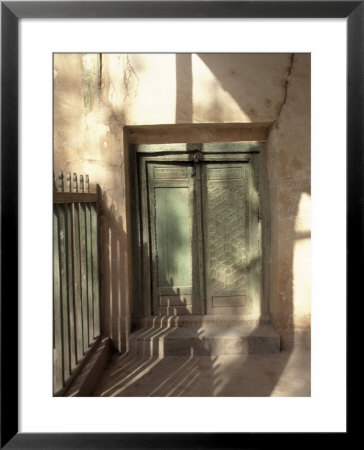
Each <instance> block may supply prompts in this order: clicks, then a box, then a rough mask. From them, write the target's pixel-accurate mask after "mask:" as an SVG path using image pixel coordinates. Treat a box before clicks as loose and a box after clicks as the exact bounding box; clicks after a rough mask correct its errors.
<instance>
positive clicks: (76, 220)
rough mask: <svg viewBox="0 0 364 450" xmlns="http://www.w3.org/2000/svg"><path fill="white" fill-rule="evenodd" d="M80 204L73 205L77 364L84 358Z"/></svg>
mask: <svg viewBox="0 0 364 450" xmlns="http://www.w3.org/2000/svg"><path fill="white" fill-rule="evenodd" d="M79 211H80V209H79V204H78V203H75V204H74V205H73V221H72V223H73V261H74V265H73V268H74V278H73V279H74V293H75V312H76V340H77V362H79V361H80V360H81V358H82V356H83V328H82V291H81V254H80V215H79V214H80V213H79Z"/></svg>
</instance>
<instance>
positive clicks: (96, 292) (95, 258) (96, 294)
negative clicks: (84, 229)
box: [91, 203, 100, 337]
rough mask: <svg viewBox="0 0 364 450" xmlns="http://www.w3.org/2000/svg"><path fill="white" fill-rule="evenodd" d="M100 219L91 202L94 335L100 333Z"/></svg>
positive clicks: (94, 205) (94, 204)
mask: <svg viewBox="0 0 364 450" xmlns="http://www.w3.org/2000/svg"><path fill="white" fill-rule="evenodd" d="M98 239H99V236H98V220H97V209H96V203H91V240H92V294H93V300H94V337H97V336H99V334H100V285H99V252H98Z"/></svg>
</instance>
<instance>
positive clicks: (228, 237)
mask: <svg viewBox="0 0 364 450" xmlns="http://www.w3.org/2000/svg"><path fill="white" fill-rule="evenodd" d="M250 176H251V174H250V165H249V164H248V163H238V162H237V163H226V164H222V163H214V164H208V163H205V164H203V166H202V205H203V231H204V264H205V287H206V307H207V313H208V314H222V315H224V314H243V313H246V312H247V311H248V310H249V302H250V300H251V299H250V292H249V291H250V286H249V262H250V245H249V234H250V232H251V230H250V223H249V222H250V221H249V216H250V200H251V195H250V194H251V193H250Z"/></svg>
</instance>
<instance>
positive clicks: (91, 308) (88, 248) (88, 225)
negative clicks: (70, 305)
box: [85, 203, 94, 345]
mask: <svg viewBox="0 0 364 450" xmlns="http://www.w3.org/2000/svg"><path fill="white" fill-rule="evenodd" d="M85 211H86V253H87V261H86V262H87V298H88V327H89V332H88V336H89V345H91V344H92V342H93V340H94V304H93V297H92V256H91V250H92V241H91V207H90V203H86V205H85Z"/></svg>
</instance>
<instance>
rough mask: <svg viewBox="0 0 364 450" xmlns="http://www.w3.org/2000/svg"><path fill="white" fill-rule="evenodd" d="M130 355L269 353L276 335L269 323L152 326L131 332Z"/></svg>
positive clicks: (276, 343) (274, 347)
mask: <svg viewBox="0 0 364 450" xmlns="http://www.w3.org/2000/svg"><path fill="white" fill-rule="evenodd" d="M129 351H130V354H131V355H133V356H159V357H163V356H172V355H191V356H218V355H243V354H271V353H279V351H280V336H279V334H278V333H277V331H276V330H275V329H274V327H273V326H272V325H271V324H260V325H258V326H251V325H249V326H248V325H241V324H239V325H231V324H229V325H227V324H225V325H218V324H217V325H216V324H215V325H203V326H195V327H193V326H192V325H190V326H188V327H172V326H169V327H168V326H162V327H158V326H152V327H144V328H142V329H139V330H137V331H135V332H134V333H132V334H131V335H130V338H129Z"/></svg>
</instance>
